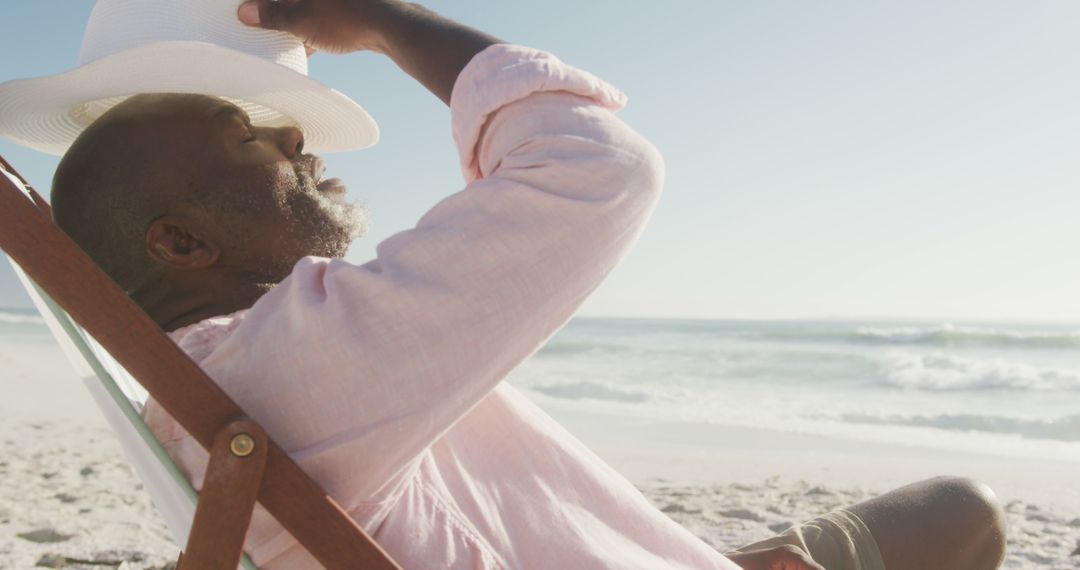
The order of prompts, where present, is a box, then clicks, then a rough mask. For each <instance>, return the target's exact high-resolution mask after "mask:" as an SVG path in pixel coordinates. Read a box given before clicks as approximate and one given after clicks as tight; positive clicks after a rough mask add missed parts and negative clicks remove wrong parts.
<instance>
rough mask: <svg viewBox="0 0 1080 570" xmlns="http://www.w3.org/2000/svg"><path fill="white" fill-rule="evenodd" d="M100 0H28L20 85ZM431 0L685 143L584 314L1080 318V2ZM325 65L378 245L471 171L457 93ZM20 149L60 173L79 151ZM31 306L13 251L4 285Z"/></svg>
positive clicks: (369, 64)
mask: <svg viewBox="0 0 1080 570" xmlns="http://www.w3.org/2000/svg"><path fill="white" fill-rule="evenodd" d="M92 5H93V2H92V1H90V0H34V1H32V2H31V1H26V0H20V1H18V2H15V1H11V2H5V5H4V8H3V20H4V22H5V24H6V25H5V26H4V30H5V31H4V34H0V53H4V54H7V55H6V56H5V57H4V58H0V81H6V80H8V79H12V78H21V77H33V76H42V75H48V74H53V73H57V72H61V71H64V70H66V69H69V68H71V67H72V66H74V65H75V63H76V61H77V59H78V51H79V45H80V42H81V38H82V31H83V28H84V26H85V22H86V19H87V16H88V14H89V12H90V9H91V8H92ZM425 5H427V6H429V7H431V8H433V9H434V10H436V11H438V12H440V13H442V14H444V15H446V16H449V17H451V18H454V19H456V20H459V21H461V22H464V23H467V24H469V25H472V26H474V27H477V28H479V29H481V30H484V31H486V32H488V33H491V34H493V35H495V36H497V37H500V38H502V39H504V40H506V41H509V42H513V43H519V44H524V45H529V46H532V47H537V48H541V49H545V50H548V51H551V52H553V53H555V54H556V55H558V56H559V57H560V58H561V59H563V60H564V61H566V62H568V63H570V64H572V65H575V66H578V67H581V68H583V69H586V70H589V71H591V72H593V73H595V74H596V75H598V76H600V77H602V78H604V79H606V80H608V81H609V82H611V83H613V84H615V85H616V86H618V87H619V88H621V89H622V90H623V91H625V92H626V93H627V94H628V95H629V97H630V103H629V105H628V106H627V108H626V109H625V110H623V111H622V112H621V113H620V116H621V117H622V118H623V119H624V120H625V121H626V122H627V123H629V124H630V125H631V126H633V127H634V128H635V129H636V130H637V131H638V132H640V133H641V134H642V135H644V136H645V137H646V138H648V139H649V140H651V141H652V142H653V143H654V144H655V145H656V146H657V147H658V148H659V149H660V150H661V152H662V153H663V155H664V157H665V160H666V163H667V181H666V191H665V195H664V197H663V198H662V200H661V203H660V205H659V206H658V208H657V210H656V213H655V215H654V217H653V219H652V221H651V223H650V225H649V227H648V228H647V229H646V231H645V233H644V235H643V236H642V238H641V241H640V242H639V244H638V246H637V247H636V248H635V249H634V251H633V252H632V253H631V254H630V256H629V257H628V258H627V259H626V261H625V262H624V263H623V264H622V265H621V266H620V267H619V268H618V269H616V271H615V272H614V273H613V274H612V275H611V277H610V278H609V280H608V281H607V282H605V283H604V285H602V286H601V288H600V289H599V290H597V292H596V293H595V294H594V295H593V296H592V298H590V299H589V301H588V302H587V303H586V305H585V306H584V307H583V309H582V313H581V314H584V315H591V316H623V317H680V318H740V319H741V318H770V319H774V318H883V317H889V318H898V319H948V320H977V321H1002V320H1027V321H1069V322H1080V291H1078V289H1080V254H1078V252H1077V246H1078V245H1080V73H1077V61H1078V59H1080V3H1077V2H1072V1H1069V0H1027V1H1024V2H1016V1H1015V0H1007V1H1006V0H950V1H949V2H941V1H940V0H909V1H906V2H858V3H857V2H850V1H836V0H821V1H818V2H798V1H794V0H786V1H780V0H755V1H753V2H746V1H740V2H734V1H724V0H698V1H691V0H684V1H681V2H634V1H629V2H628V1H626V0H587V1H584V2H583V1H580V0H576V1H569V0H548V1H546V2H542V3H538V2H520V1H514V0H503V1H500V2H495V1H481V0H470V1H459V2H451V1H448V0H438V1H431V2H426V3H425ZM311 75H312V76H313V77H315V78H316V79H319V80H320V81H322V82H324V83H327V84H329V85H331V86H333V87H335V88H336V89H338V90H340V91H343V92H344V93H346V94H347V95H349V96H351V97H353V98H354V99H355V100H357V101H358V102H360V104H361V105H363V106H364V107H365V108H366V109H367V110H368V111H369V112H370V113H371V114H372V115H373V116H374V117H375V119H376V120H377V121H378V122H379V124H380V127H381V132H382V139H381V141H380V143H379V144H378V146H376V147H375V148H373V149H369V150H365V151H359V152H352V153H339V154H330V155H327V156H326V157H325V158H326V159H327V163H328V175H333V176H338V177H341V178H343V179H344V180H345V181H346V182H347V183H348V184H349V187H350V196H351V197H352V198H354V199H357V200H359V201H361V202H362V203H364V204H365V205H366V206H367V208H368V210H369V213H370V215H371V219H372V225H371V230H370V231H369V233H368V235H367V236H366V237H365V238H363V239H362V240H361V241H360V242H358V243H357V244H356V245H355V246H354V247H353V248H352V250H351V251H350V252H349V255H348V258H349V259H350V260H353V261H355V262H358V263H362V262H364V261H367V260H368V259H371V258H372V257H373V256H374V254H375V245H376V244H377V243H378V242H379V241H381V240H383V239H385V238H387V237H388V236H390V235H392V234H393V233H396V232H398V231H401V230H404V229H407V228H409V227H412V225H413V224H415V222H416V221H417V220H418V219H419V218H420V216H421V215H422V214H423V213H424V212H425V211H426V210H427V209H428V208H430V207H431V206H432V205H434V204H435V203H436V202H437V201H438V200H440V199H441V198H443V197H445V196H447V195H449V194H451V193H453V192H456V191H458V190H460V189H461V188H462V187H463V184H464V183H463V180H462V178H461V174H460V171H459V170H458V167H457V158H456V153H455V150H454V147H453V144H452V141H451V138H450V129H449V112H448V110H447V109H446V107H445V106H444V105H443V104H442V103H441V102H439V101H438V100H437V99H436V98H435V97H434V96H432V95H431V94H429V93H428V92H427V91H425V90H424V89H423V88H422V87H421V86H420V85H419V84H417V83H416V82H415V81H414V80H412V79H411V78H409V77H408V76H406V75H405V74H404V73H402V72H401V71H399V70H397V69H396V67H395V66H394V65H393V64H392V63H391V62H390V61H389V60H387V59H385V58H383V57H382V56H378V55H375V54H369V53H360V54H352V55H348V56H330V55H326V54H319V55H316V56H315V57H314V58H313V59H312V61H311ZM0 154H2V155H3V156H5V157H7V158H8V159H9V160H10V161H11V162H12V163H13V164H15V165H16V167H18V168H19V169H20V171H22V173H23V174H24V175H25V176H27V177H28V178H29V179H30V181H31V182H32V183H33V184H34V185H35V186H37V187H38V188H39V189H41V190H47V188H48V186H49V182H50V180H51V177H52V172H53V170H54V169H55V166H56V163H57V160H58V159H57V158H56V157H52V156H48V155H44V154H40V153H37V152H35V151H31V150H27V149H23V148H20V147H18V146H16V145H14V144H12V143H10V142H7V141H4V140H0ZM27 303H28V301H27V300H26V299H25V297H24V296H23V295H22V294H21V293H20V292H19V291H18V289H17V285H16V284H15V281H14V277H13V275H12V273H11V271H10V269H8V268H7V267H6V266H4V267H0V306H25V305H26V304H27Z"/></svg>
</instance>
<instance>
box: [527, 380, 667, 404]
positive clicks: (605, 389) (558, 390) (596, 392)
mask: <svg viewBox="0 0 1080 570" xmlns="http://www.w3.org/2000/svg"><path fill="white" fill-rule="evenodd" d="M532 389H533V390H535V391H537V392H540V393H541V394H545V395H547V396H551V397H552V398H560V399H564V400H585V399H588V400H607V401H612V402H623V403H640V402H647V401H649V400H650V397H649V395H648V394H643V393H641V392H637V391H634V390H627V389H625V388H615V387H612V386H605V385H603V384H596V383H593V382H576V383H573V384H541V385H538V386H533V387H532Z"/></svg>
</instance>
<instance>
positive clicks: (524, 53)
mask: <svg viewBox="0 0 1080 570" xmlns="http://www.w3.org/2000/svg"><path fill="white" fill-rule="evenodd" d="M542 91H565V92H569V93H573V94H575V95H580V96H583V97H588V98H589V99H592V100H593V101H595V102H596V103H597V104H598V105H601V106H603V107H606V108H607V109H610V110H612V111H617V110H619V109H621V108H622V107H623V106H624V105H626V95H625V94H624V93H623V92H622V91H619V90H618V89H616V88H615V87H613V86H611V85H610V84H608V83H607V82H605V81H603V80H601V79H599V78H598V77H596V76H595V75H593V74H591V73H589V72H587V71H582V70H580V69H577V68H575V67H571V66H569V65H567V64H565V63H563V62H562V61H560V60H559V58H557V57H555V56H554V55H551V54H550V53H547V52H544V51H540V50H537V49H532V48H527V47H524V46H517V45H510V44H495V45H491V46H488V47H487V48H485V49H484V50H483V51H481V52H480V53H478V54H476V55H475V56H473V58H472V60H471V61H469V63H468V65H466V66H465V68H464V69H462V70H461V73H460V74H459V75H458V78H457V80H456V81H455V82H454V89H453V91H452V92H451V94H450V119H451V123H452V128H453V133H454V143H455V144H457V147H458V154H459V156H460V157H461V170H462V173H463V174H464V175H465V181H466V182H472V181H474V180H476V179H478V178H480V177H481V173H480V167H479V164H478V163H477V148H476V147H477V145H478V144H479V142H480V140H479V139H480V134H481V132H482V131H483V128H484V125H485V124H486V123H487V119H488V117H489V116H490V115H491V114H493V113H494V112H496V111H498V110H499V109H500V108H501V107H503V106H505V105H508V104H510V103H513V102H515V101H518V100H520V99H524V98H525V97H528V96H529V95H530V94H532V93H539V92H542Z"/></svg>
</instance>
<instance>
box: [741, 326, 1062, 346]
mask: <svg viewBox="0 0 1080 570" xmlns="http://www.w3.org/2000/svg"><path fill="white" fill-rule="evenodd" d="M760 338H764V339H766V340H776V341H800V342H843V343H855V344H879V345H921V346H938V347H964V346H971V347H998V348H1021V349H1058V350H1060V349H1065V350H1080V331H1031V330H1026V331H1025V330H1010V329H1002V328H984V327H968V326H956V325H953V324H950V323H944V324H941V325H934V326H854V327H851V328H846V327H845V328H823V329H816V330H815V329H810V330H793V331H770V332H767V333H764V334H762V335H760Z"/></svg>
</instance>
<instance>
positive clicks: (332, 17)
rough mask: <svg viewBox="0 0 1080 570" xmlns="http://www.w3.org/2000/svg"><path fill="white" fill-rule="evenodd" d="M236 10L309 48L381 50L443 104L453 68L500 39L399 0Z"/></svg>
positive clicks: (283, 1)
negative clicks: (285, 33)
mask: <svg viewBox="0 0 1080 570" xmlns="http://www.w3.org/2000/svg"><path fill="white" fill-rule="evenodd" d="M237 16H238V17H239V18H240V21H241V22H243V23H245V24H247V25H249V26H257V27H261V28H266V29H268V30H279V31H283V32H289V33H291V34H293V35H295V36H297V37H298V38H300V39H301V40H303V41H304V44H306V45H307V46H308V48H309V50H310V49H316V50H321V51H327V52H332V53H347V52H352V51H359V50H369V51H375V52H379V53H384V54H386V55H388V56H390V59H393V60H394V62H395V63H397V64H398V66H399V67H401V69H403V70H404V71H405V72H406V73H408V74H409V75H411V76H413V77H415V78H416V79H417V80H418V81H420V83H422V84H424V86H425V87H427V88H428V89H429V90H430V91H431V92H432V93H434V94H435V95H436V96H437V97H438V98H439V99H442V100H443V102H445V103H447V104H449V103H450V94H451V92H452V91H453V89H454V82H455V80H457V76H458V73H460V72H461V70H462V69H464V67H465V65H466V64H468V63H469V60H471V59H472V58H473V56H474V55H476V54H477V53H479V52H481V51H482V50H483V49H484V48H486V47H488V46H490V45H491V44H494V43H498V42H499V40H497V39H495V38H493V37H491V36H489V35H487V34H484V33H481V32H478V31H476V30H474V29H472V28H469V27H467V26H463V25H461V24H458V23H457V22H454V21H452V20H448V19H446V18H443V17H441V16H439V15H438V14H435V13H434V12H432V11H430V10H428V9H426V8H424V7H422V6H420V5H418V4H412V3H408V2H402V1H401V0H280V1H277V2H274V1H272V0H249V1H248V2H245V3H244V4H242V5H241V6H240V9H239V10H238V12H237Z"/></svg>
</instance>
